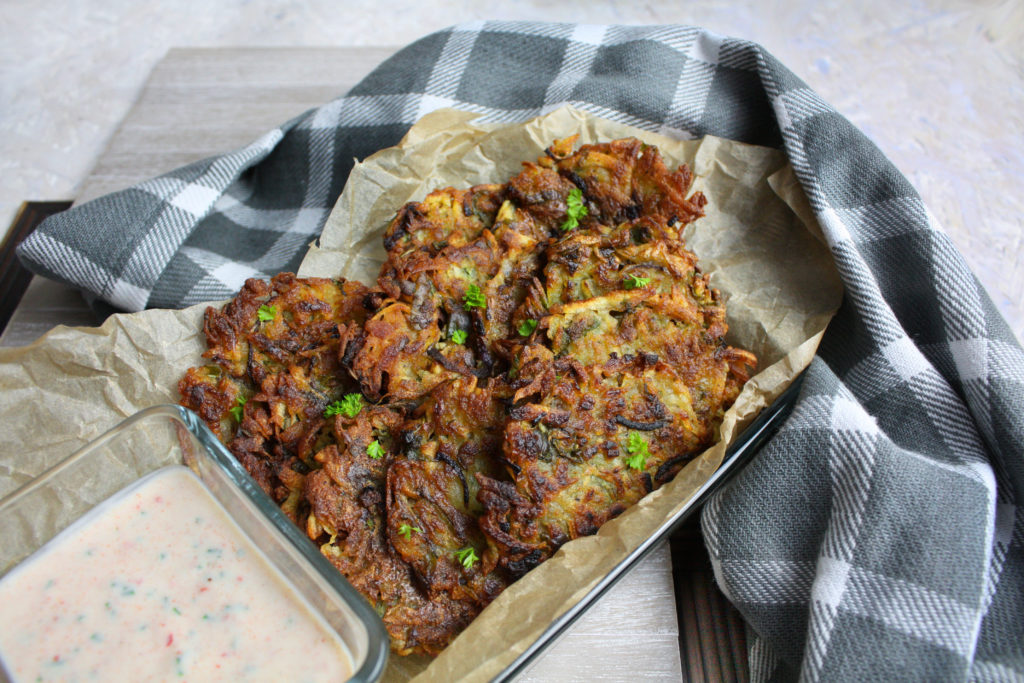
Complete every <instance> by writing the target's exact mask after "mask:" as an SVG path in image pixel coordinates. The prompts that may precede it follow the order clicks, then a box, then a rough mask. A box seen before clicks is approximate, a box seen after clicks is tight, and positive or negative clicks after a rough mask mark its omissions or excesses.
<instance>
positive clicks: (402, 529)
mask: <svg viewBox="0 0 1024 683" xmlns="http://www.w3.org/2000/svg"><path fill="white" fill-rule="evenodd" d="M414 531H415V532H416V533H418V534H422V533H423V529H421V528H419V527H418V526H409V525H408V524H401V525H399V527H398V535H399V536H405V537H406V538H410V537H411V536H412V532H414Z"/></svg>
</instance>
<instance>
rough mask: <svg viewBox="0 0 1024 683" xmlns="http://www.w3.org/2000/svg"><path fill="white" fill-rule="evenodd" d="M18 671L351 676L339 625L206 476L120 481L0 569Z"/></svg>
mask: <svg viewBox="0 0 1024 683" xmlns="http://www.w3.org/2000/svg"><path fill="white" fill-rule="evenodd" d="M0 614H2V617H0V661H2V662H3V665H4V667H5V669H6V671H7V672H8V675H9V676H11V677H12V679H13V680H14V681H50V680H61V681H105V682H106V681H129V680H130V681H218V680H227V681H236V680H266V681H343V680H345V679H347V678H348V677H349V676H350V675H351V664H350V661H351V660H350V659H349V656H348V654H347V652H346V650H345V646H344V645H343V644H342V642H341V640H340V638H339V637H338V636H337V635H336V634H335V633H334V632H333V631H332V630H330V628H329V627H328V626H327V624H326V623H324V622H323V621H322V619H321V618H319V617H318V616H316V615H315V614H314V613H313V612H312V610H311V609H310V608H309V606H308V605H307V604H305V602H304V601H303V599H302V598H301V597H300V596H299V595H298V594H297V592H296V591H295V590H294V589H293V588H291V587H290V586H289V585H288V584H287V583H286V582H285V580H284V579H283V577H281V575H280V574H279V573H278V572H277V571H276V570H275V569H273V568H272V567H271V566H270V565H269V564H268V562H267V560H266V559H265V558H264V557H263V556H262V554H261V553H260V552H259V551H258V550H257V549H256V547H255V546H254V545H253V544H252V542H251V541H250V540H249V539H248V537H246V536H245V535H244V534H243V533H242V531H241V529H239V528H238V526H237V525H236V524H235V523H234V522H233V521H232V520H231V519H230V517H228V515H227V513H226V512H225V511H224V509H223V508H222V507H221V506H220V504H219V503H218V502H217V501H216V500H215V499H214V498H213V497H212V495H211V494H210V493H209V492H208V491H207V489H206V487H205V486H204V485H203V483H202V482H201V481H200V480H199V478H198V477H197V476H196V475H195V474H193V473H192V471H191V470H189V469H187V468H185V467H168V468H165V469H162V470H160V471H158V472H155V473H153V474H152V475H150V476H148V477H145V478H144V479H142V480H140V481H139V482H137V483H136V484H135V485H133V486H131V487H129V488H127V489H125V490H123V491H121V492H120V493H118V494H117V495H115V496H114V497H112V498H111V499H110V500H108V501H106V502H105V503H103V504H102V505H100V506H99V507H97V509H95V510H93V511H92V512H90V513H89V514H88V515H86V516H85V517H84V518H83V519H82V520H80V521H79V522H77V523H75V524H74V525H72V526H71V527H70V528H68V529H66V530H65V531H64V532H62V533H61V534H60V535H58V536H57V537H56V538H54V539H53V540H52V541H50V542H49V543H48V544H46V545H45V546H44V547H43V548H42V549H41V550H40V551H38V552H37V553H36V554H34V555H33V556H31V557H30V558H28V559H27V560H26V561H25V562H24V563H22V564H21V565H20V566H19V567H17V568H15V569H14V570H13V571H12V572H11V573H10V574H8V575H7V576H5V577H4V578H3V579H2V580H0Z"/></svg>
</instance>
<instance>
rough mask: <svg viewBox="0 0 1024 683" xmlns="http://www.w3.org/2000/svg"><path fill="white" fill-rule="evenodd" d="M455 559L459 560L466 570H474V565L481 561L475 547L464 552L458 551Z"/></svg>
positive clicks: (465, 549)
mask: <svg viewBox="0 0 1024 683" xmlns="http://www.w3.org/2000/svg"><path fill="white" fill-rule="evenodd" d="M455 557H457V558H458V560H459V562H461V563H462V566H463V567H465V568H466V569H472V568H473V565H474V564H476V563H477V562H478V561H479V560H480V558H479V557H477V556H476V550H474V549H473V546H469V547H467V548H463V549H462V550H456V551H455Z"/></svg>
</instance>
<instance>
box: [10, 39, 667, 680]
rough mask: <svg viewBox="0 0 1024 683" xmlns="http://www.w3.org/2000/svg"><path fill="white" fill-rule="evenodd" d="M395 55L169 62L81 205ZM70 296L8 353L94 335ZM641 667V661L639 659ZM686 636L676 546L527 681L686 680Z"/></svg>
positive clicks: (29, 319)
mask: <svg viewBox="0 0 1024 683" xmlns="http://www.w3.org/2000/svg"><path fill="white" fill-rule="evenodd" d="M393 51H394V49H393V48H381V47H357V48H273V49H246V48H226V49H225V48H216V49H214V48H211V49H176V50H171V51H170V52H169V53H168V54H167V55H166V57H165V58H164V59H163V60H162V61H161V62H160V63H159V64H158V65H157V66H156V68H155V69H154V70H153V72H152V74H151V75H150V77H149V80H148V81H147V83H146V86H145V88H144V89H143V91H142V92H141V94H140V96H139V99H138V101H137V102H136V103H135V105H134V107H133V108H132V110H131V111H130V112H129V114H128V115H127V117H126V118H125V120H124V121H123V122H122V124H121V126H120V127H119V128H118V130H117V131H116V132H115V134H114V136H113V137H112V139H111V140H110V143H109V146H108V147H107V149H106V151H105V152H104V153H103V154H102V155H101V157H100V158H99V160H98V161H97V163H96V166H95V168H94V169H93V171H92V172H91V173H90V175H89V177H88V178H87V180H86V181H85V184H84V186H83V189H82V192H81V193H80V196H79V197H78V198H76V199H77V201H85V200H88V199H91V198H94V197H97V196H100V195H102V194H106V193H107V192H111V191H114V190H118V189H122V188H124V187H126V186H128V185H131V184H133V183H135V182H137V181H140V180H143V179H146V178H149V177H152V176H155V175H159V174H161V173H164V172H166V171H170V170H172V169H174V168H177V167H179V166H181V165H183V164H187V163H189V162H192V161H195V160H197V159H201V158H204V157H207V156H211V155H214V154H219V153H222V152H226V151H229V150H231V149H234V148H237V147H241V146H243V145H245V144H247V143H249V142H251V141H252V140H254V139H256V138H257V137H259V135H260V134H262V133H263V132H265V131H266V130H268V129H269V128H271V127H273V126H275V125H277V124H279V123H281V122H283V121H286V120H288V119H290V118H292V117H293V116H295V115H297V114H300V113H302V112H303V111H305V110H307V109H309V108H311V107H316V106H318V105H320V104H323V103H325V102H327V101H329V100H331V99H333V98H335V97H337V96H339V95H341V94H344V93H345V92H346V91H347V90H348V89H349V88H350V87H351V86H352V85H354V84H355V83H356V82H357V81H359V80H360V79H361V78H362V77H363V76H364V75H365V74H366V73H368V72H369V71H370V70H371V69H372V68H373V67H374V66H376V65H377V64H379V63H380V62H381V61H383V60H384V59H386V58H387V57H388V56H389V55H390V54H391V53H392V52H393ZM97 322H98V320H97V318H96V315H95V314H94V313H92V311H90V310H89V308H88V307H87V306H86V305H85V304H84V302H83V300H82V298H81V296H80V295H79V294H78V293H77V292H74V291H72V290H70V289H68V288H66V287H63V286H61V285H58V284H56V283H54V282H51V281H48V280H44V279H41V278H34V279H33V280H32V282H31V284H30V285H29V289H28V291H27V292H26V294H25V296H24V298H23V299H22V302H21V304H20V305H19V306H18V308H17V309H16V310H15V312H14V315H13V317H12V318H11V321H10V323H9V324H8V326H7V328H6V329H5V330H4V332H3V335H2V336H0V346H21V345H24V344H28V343H30V342H32V341H33V340H35V339H36V338H38V337H39V336H40V335H42V334H44V333H45V332H46V331H47V330H49V329H50V328H52V327H54V326H55V325H57V324H68V325H95V324H97ZM638 655H640V656H638ZM682 678H683V669H682V664H681V659H680V640H679V626H678V623H677V618H676V601H675V592H674V588H673V575H672V560H671V556H670V553H669V550H668V547H667V546H663V547H661V548H659V549H658V550H657V551H656V552H655V553H653V554H652V555H651V556H649V557H647V558H646V559H645V560H643V561H642V562H641V563H640V564H639V565H637V566H636V567H635V568H634V569H633V570H632V571H631V572H630V573H629V574H628V575H627V576H626V577H624V578H623V579H622V580H621V581H620V582H619V583H618V584H617V585H616V586H615V587H614V588H613V589H612V590H611V591H609V592H608V593H607V594H606V595H605V596H603V597H602V598H601V599H600V600H599V601H598V602H597V603H596V604H595V605H594V606H593V607H592V608H591V609H590V610H589V611H588V612H587V613H586V614H585V615H584V616H583V617H582V618H581V619H580V620H579V621H578V622H576V624H574V625H573V626H572V627H571V628H570V629H569V630H568V631H567V632H566V633H565V634H564V635H563V636H562V638H561V639H560V640H559V641H558V642H557V643H555V644H554V645H553V646H552V647H551V648H550V649H549V650H548V651H547V652H546V653H544V654H543V655H542V656H541V657H540V658H538V660H537V662H536V664H535V665H534V666H533V667H532V668H531V669H530V670H528V671H527V672H526V673H525V674H524V675H523V676H521V677H520V679H519V680H521V681H625V680H638V679H639V680H642V679H651V680H680V679H682Z"/></svg>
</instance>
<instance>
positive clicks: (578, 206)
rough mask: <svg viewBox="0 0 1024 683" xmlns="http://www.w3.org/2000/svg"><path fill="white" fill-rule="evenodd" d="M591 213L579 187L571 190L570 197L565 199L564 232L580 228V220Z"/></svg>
mask: <svg viewBox="0 0 1024 683" xmlns="http://www.w3.org/2000/svg"><path fill="white" fill-rule="evenodd" d="M589 213H590V211H589V210H588V209H587V207H586V206H585V205H584V204H583V192H582V191H581V190H580V188H578V187H574V188H572V189H571V190H569V196H567V197H566V198H565V215H566V219H565V222H564V223H562V230H563V231H568V230H572V229H573V228H575V227H579V224H580V219H581V218H583V217H584V216H586V215H587V214H589Z"/></svg>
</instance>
